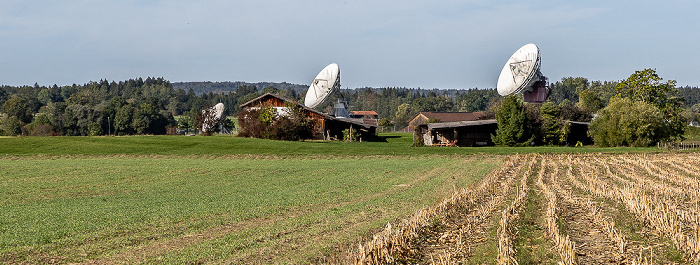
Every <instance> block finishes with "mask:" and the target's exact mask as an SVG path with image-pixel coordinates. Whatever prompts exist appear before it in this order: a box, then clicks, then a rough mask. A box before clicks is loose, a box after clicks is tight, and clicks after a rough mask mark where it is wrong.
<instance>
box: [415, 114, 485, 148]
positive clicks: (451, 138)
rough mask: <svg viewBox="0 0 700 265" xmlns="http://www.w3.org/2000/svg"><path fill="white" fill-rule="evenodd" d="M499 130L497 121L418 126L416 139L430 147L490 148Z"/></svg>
mask: <svg viewBox="0 0 700 265" xmlns="http://www.w3.org/2000/svg"><path fill="white" fill-rule="evenodd" d="M497 129H498V123H497V122H496V120H475V121H456V122H440V123H428V124H422V125H418V130H416V132H415V133H414V137H420V138H421V139H422V141H423V144H425V145H428V146H469V147H471V146H489V145H493V141H491V134H495V133H496V130H497Z"/></svg>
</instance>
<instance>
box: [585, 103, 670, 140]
mask: <svg viewBox="0 0 700 265" xmlns="http://www.w3.org/2000/svg"><path fill="white" fill-rule="evenodd" d="M589 135H591V137H593V141H594V142H595V144H596V145H598V146H602V147H606V146H651V145H653V144H654V143H656V142H658V141H662V140H664V139H666V138H667V136H666V135H667V128H666V125H665V122H664V117H663V114H662V113H661V111H660V110H659V109H658V108H657V107H655V106H654V105H652V104H649V103H647V102H644V101H637V100H632V99H631V98H612V99H610V104H609V105H608V106H607V107H605V108H603V109H601V110H600V111H598V117H596V119H595V120H593V122H592V123H591V127H590V129H589Z"/></svg>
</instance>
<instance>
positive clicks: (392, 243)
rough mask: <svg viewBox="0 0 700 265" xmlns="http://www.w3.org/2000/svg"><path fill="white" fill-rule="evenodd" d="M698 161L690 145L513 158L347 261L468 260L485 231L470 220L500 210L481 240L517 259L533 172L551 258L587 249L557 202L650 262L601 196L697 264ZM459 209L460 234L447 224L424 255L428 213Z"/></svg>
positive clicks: (496, 257)
mask: <svg viewBox="0 0 700 265" xmlns="http://www.w3.org/2000/svg"><path fill="white" fill-rule="evenodd" d="M699 161H700V155H698V154H695V153H684V154H679V153H664V154H625V155H601V154H582V155H567V154H562V155H515V156H511V157H509V158H508V159H506V160H505V162H504V165H503V166H502V167H500V168H499V169H497V170H495V171H493V172H491V173H490V174H489V175H487V176H486V177H484V179H483V180H482V182H481V183H480V184H479V185H477V186H476V187H473V188H462V189H460V190H457V191H455V192H454V193H453V194H452V196H450V197H448V198H445V199H444V200H443V201H442V202H440V203H439V204H437V205H435V206H433V207H428V208H424V209H421V210H419V211H417V212H416V213H414V214H413V215H411V216H410V217H408V218H406V219H404V220H402V221H401V222H400V223H398V224H396V225H392V224H387V226H386V227H385V228H384V229H383V230H382V231H381V232H379V233H377V234H376V235H374V237H373V238H372V239H371V240H368V241H367V242H364V243H360V244H359V245H358V247H357V250H356V251H353V252H352V253H350V254H349V256H348V258H347V261H348V263H354V264H397V263H398V264H467V263H469V249H470V248H471V247H473V246H474V242H473V241H474V238H478V237H479V236H483V235H484V234H485V233H484V230H483V229H481V230H479V229H478V228H477V227H478V226H479V224H482V225H483V224H488V222H487V221H486V220H487V219H489V218H492V217H493V216H494V215H497V214H498V213H499V212H500V217H501V218H500V220H499V222H492V224H490V225H496V226H497V231H498V232H497V238H485V239H484V240H482V241H487V240H488V241H491V242H497V246H498V250H497V252H494V253H493V262H495V263H496V264H518V260H517V259H516V257H517V255H516V254H517V253H516V248H515V246H514V243H513V242H514V240H515V239H516V238H517V237H518V231H517V221H518V219H519V218H520V215H521V213H522V211H523V209H524V208H526V205H528V203H536V202H533V200H530V199H529V198H528V191H529V190H530V189H532V188H533V187H529V185H528V179H529V178H531V177H532V178H536V180H535V181H534V183H535V185H536V187H537V188H538V189H539V191H541V194H543V195H544V198H545V201H546V205H542V206H541V207H539V208H540V209H544V210H543V212H542V215H543V217H544V218H543V219H544V220H543V223H542V224H541V225H543V226H544V231H545V235H546V238H547V240H549V241H550V242H551V243H552V246H553V249H552V250H553V251H554V252H556V253H557V254H558V256H559V259H558V263H559V264H579V263H580V261H579V258H578V257H579V256H580V255H587V254H589V253H585V250H583V249H582V248H580V247H577V245H580V244H585V243H582V242H575V240H572V239H571V238H570V236H569V235H568V234H567V229H569V228H566V227H564V228H561V227H560V226H559V225H558V224H559V223H560V222H561V220H560V217H559V213H560V212H561V211H564V210H566V209H562V205H569V207H576V208H578V209H584V210H585V214H586V215H587V216H588V217H589V218H590V220H592V224H590V225H591V227H595V229H599V230H600V231H601V232H602V233H603V234H605V237H601V238H606V242H609V243H608V244H609V245H610V249H611V251H612V252H611V253H613V254H614V255H615V256H616V258H618V259H616V260H622V262H623V263H626V264H651V262H652V259H653V258H654V257H658V256H654V253H653V252H654V251H653V249H652V250H645V249H644V248H631V249H628V248H629V246H630V244H631V242H630V240H629V236H628V235H625V233H624V232H623V231H622V230H621V229H620V228H619V227H618V225H617V224H616V223H615V220H614V218H613V217H612V216H610V214H608V212H609V211H606V210H604V209H603V208H601V206H600V205H599V204H598V203H595V202H594V201H596V200H600V199H605V200H612V201H615V202H617V203H618V204H617V205H621V206H620V207H624V208H625V209H626V211H628V212H629V213H631V214H632V215H633V216H634V218H635V219H636V220H638V222H640V223H642V224H643V225H644V226H646V227H648V228H649V229H652V230H654V231H656V233H658V235H660V236H663V237H664V238H666V239H668V240H670V241H671V242H673V244H674V245H675V246H676V247H677V248H678V249H679V250H681V251H683V253H684V258H683V262H700V242H699V241H698V240H699V238H700V201H699V200H700V196H698V195H700V194H698V193H700V192H699V191H700V175H699V173H698V172H700V162H699ZM517 180H519V181H517ZM574 188H575V189H574ZM535 191H536V192H537V191H538V190H535ZM509 194H510V195H511V196H509ZM508 198H511V199H508ZM607 207H616V206H607ZM498 208H500V209H503V210H497V209H498ZM465 212H467V213H468V214H466V215H465V214H464V213H465ZM460 214H461V215H462V216H463V218H465V219H462V221H461V222H463V223H462V224H460V228H459V229H454V230H451V231H459V232H453V233H447V232H446V233H444V234H442V235H441V236H439V237H438V238H437V239H436V242H433V243H434V244H445V245H450V246H449V247H442V248H439V249H438V250H437V251H435V253H431V254H430V255H427V256H426V254H425V253H424V252H421V248H422V247H421V246H420V245H419V244H420V243H419V242H420V240H419V238H420V237H421V236H422V235H424V233H423V232H424V231H425V230H426V229H430V228H431V227H433V226H434V225H435V220H449V219H450V218H453V217H454V216H456V215H460ZM470 233H471V234H470ZM475 234H478V235H475ZM470 240H471V241H470ZM587 243H589V244H590V243H591V242H587ZM593 243H595V242H593ZM423 249H424V247H423ZM613 250H614V251H613ZM657 255H661V254H657Z"/></svg>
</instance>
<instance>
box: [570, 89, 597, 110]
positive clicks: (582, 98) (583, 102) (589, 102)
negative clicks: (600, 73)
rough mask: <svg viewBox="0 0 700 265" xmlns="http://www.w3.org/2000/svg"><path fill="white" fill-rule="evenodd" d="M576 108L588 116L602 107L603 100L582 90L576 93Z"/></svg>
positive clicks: (588, 91)
mask: <svg viewBox="0 0 700 265" xmlns="http://www.w3.org/2000/svg"><path fill="white" fill-rule="evenodd" d="M576 106H577V107H579V108H580V109H582V110H583V111H585V112H587V113H590V114H592V113H595V112H596V111H598V110H600V109H602V108H603V107H604V106H603V100H602V99H601V98H600V97H599V96H598V95H597V94H596V93H594V92H593V91H590V90H583V91H581V92H580V93H578V103H576Z"/></svg>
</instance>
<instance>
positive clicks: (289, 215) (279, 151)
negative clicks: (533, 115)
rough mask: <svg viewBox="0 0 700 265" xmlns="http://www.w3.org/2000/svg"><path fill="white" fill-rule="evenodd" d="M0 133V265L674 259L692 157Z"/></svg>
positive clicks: (693, 175)
mask: <svg viewBox="0 0 700 265" xmlns="http://www.w3.org/2000/svg"><path fill="white" fill-rule="evenodd" d="M411 141H412V139H411V136H410V134H384V135H383V137H380V139H379V140H378V141H373V142H363V143H342V142H323V141H311V142H279V141H267V140H259V139H247V138H236V137H227V136H216V137H185V136H151V137H149V136H143V137H19V138H2V139H0V263H9V264H15V263H26V264H34V263H60V264H67V263H86V264H114V263H131V264H133V263H160V264H171V263H227V264H308V263H311V264H387V263H389V264H391V263H404V264H408V263H410V264H494V263H498V264H515V262H518V263H519V264H557V263H559V262H561V263H563V264H600V263H612V264H652V263H653V264H674V263H679V264H686V263H697V262H698V261H700V244H699V243H698V239H699V238H700V235H699V234H700V228H699V227H698V224H700V220H699V219H698V214H700V210H698V207H700V206H699V205H700V202H699V201H698V200H699V199H698V198H700V196H698V194H697V193H698V192H700V180H698V179H699V178H700V174H699V173H698V172H700V162H698V161H700V153H697V152H695V153H694V152H668V151H661V150H658V149H656V148H592V147H586V148H561V147H536V148H528V147H524V148H499V147H493V148H437V147H436V148H411V147H409V146H410V143H411Z"/></svg>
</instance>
